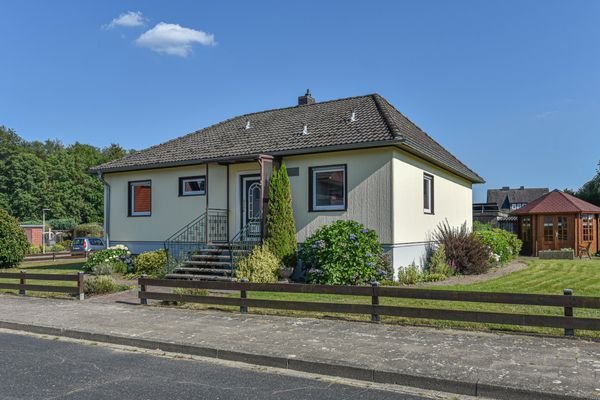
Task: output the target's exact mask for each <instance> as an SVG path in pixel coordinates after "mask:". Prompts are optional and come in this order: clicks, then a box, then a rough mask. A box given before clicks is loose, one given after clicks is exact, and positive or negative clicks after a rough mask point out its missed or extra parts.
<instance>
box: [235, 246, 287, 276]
mask: <svg viewBox="0 0 600 400" xmlns="http://www.w3.org/2000/svg"><path fill="white" fill-rule="evenodd" d="M279 266H280V261H279V258H277V256H275V255H274V254H273V253H272V252H271V251H270V250H269V247H268V246H266V245H260V246H256V247H255V248H254V249H252V251H251V252H250V254H248V257H246V258H244V259H242V260H240V261H239V262H238V263H237V265H236V269H235V277H236V278H238V279H248V281H250V282H256V283H273V282H277V279H278V278H279Z"/></svg>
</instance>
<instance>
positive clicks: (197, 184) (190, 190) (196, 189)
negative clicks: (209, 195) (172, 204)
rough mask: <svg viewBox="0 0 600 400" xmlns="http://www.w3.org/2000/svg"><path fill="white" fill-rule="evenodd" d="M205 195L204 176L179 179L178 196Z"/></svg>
mask: <svg viewBox="0 0 600 400" xmlns="http://www.w3.org/2000/svg"><path fill="white" fill-rule="evenodd" d="M205 194H206V177H205V176H185V177H181V178H179V196H183V197H185V196H204V195H205Z"/></svg>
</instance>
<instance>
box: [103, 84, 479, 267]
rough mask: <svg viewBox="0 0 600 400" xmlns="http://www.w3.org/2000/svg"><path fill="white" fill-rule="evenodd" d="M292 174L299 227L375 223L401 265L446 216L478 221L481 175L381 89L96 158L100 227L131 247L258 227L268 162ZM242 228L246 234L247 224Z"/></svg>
mask: <svg viewBox="0 0 600 400" xmlns="http://www.w3.org/2000/svg"><path fill="white" fill-rule="evenodd" d="M281 163H284V164H285V166H286V168H287V171H288V174H289V176H290V183H291V190H292V198H293V208H294V217H295V220H296V227H297V238H298V241H299V242H302V241H304V240H305V238H307V237H308V236H309V235H311V234H312V233H313V232H314V231H315V230H316V229H317V228H319V227H321V226H323V225H324V224H327V223H330V222H332V221H334V220H337V219H352V220H356V221H359V222H361V223H362V224H364V225H365V226H366V227H368V228H372V229H374V230H375V231H377V233H378V234H379V237H380V239H381V243H382V245H383V246H384V248H385V249H386V250H387V251H388V252H389V254H390V255H391V256H392V260H393V265H394V267H395V268H398V267H400V266H406V265H408V264H410V263H412V262H415V263H417V264H418V263H419V262H420V259H421V256H422V255H423V253H424V251H425V245H426V243H427V240H428V237H429V234H430V233H431V232H432V231H433V230H434V229H435V227H436V226H437V225H438V224H439V223H440V222H442V221H444V220H448V221H449V223H450V224H452V225H460V224H463V223H465V222H466V223H467V224H470V223H471V221H472V193H471V188H472V185H473V184H474V183H483V182H484V181H483V179H482V178H481V177H480V176H479V175H477V174H476V173H475V172H473V171H472V170H471V169H469V168H468V167H467V166H466V165H465V164H463V163H462V162H460V161H459V160H458V159H457V158H456V157H454V156H453V155H452V154H450V152H448V151H447V150H446V149H444V148H443V147H442V146H441V145H439V144H438V143H437V142H436V141H434V140H433V139H432V138H431V137H430V136H429V135H427V134H426V133H425V132H423V131H422V130H421V129H419V128H418V127H417V126H416V125H415V124H414V123H412V122H411V121H410V120H408V119H407V118H406V117H405V116H404V115H402V114H401V113H400V112H398V111H397V110H396V109H395V108H394V107H393V106H392V105H391V104H390V103H388V102H387V101H386V100H385V99H384V98H383V97H381V96H380V95H378V94H371V95H366V96H358V97H351V98H345V99H339V100H331V101H324V102H316V101H315V100H314V99H313V97H312V96H311V95H310V93H309V92H307V93H306V95H304V96H300V97H299V98H298V104H297V105H296V106H293V107H287V108H280V109H275V110H267V111H260V112H256V113H252V114H247V115H242V116H238V117H234V118H231V119H228V120H225V121H223V122H220V123H218V124H215V125H213V126H209V127H207V128H204V129H201V130H199V131H196V132H193V133H190V134H188V135H185V136H182V137H179V138H176V139H173V140H171V141H168V142H166V143H163V144H160V145H157V146H153V147H150V148H148V149H146V150H142V151H139V152H137V153H134V154H131V155H128V156H126V157H124V158H122V159H119V160H116V161H111V162H109V163H106V164H102V165H99V166H97V167H95V168H93V171H94V172H96V173H98V175H99V176H100V178H101V179H102V180H103V181H104V183H105V218H104V221H105V222H104V223H105V227H104V228H105V229H104V231H105V234H106V241H107V242H108V243H110V244H111V245H114V244H124V245H126V246H128V247H129V248H130V249H131V250H132V251H133V252H134V253H140V252H143V251H147V250H152V249H157V248H162V247H163V246H165V244H166V246H167V247H176V246H177V245H181V244H183V243H185V244H187V245H188V246H189V245H191V246H206V245H209V244H211V243H223V244H228V243H231V242H235V241H236V240H241V239H244V238H245V239H247V238H248V236H253V235H254V236H255V237H260V235H261V232H262V231H261V229H260V226H261V220H262V216H263V215H264V213H263V209H264V208H265V207H268V199H267V198H266V195H265V194H266V193H268V191H267V190H266V189H267V187H268V185H269V179H270V175H271V173H272V170H273V167H274V166H276V165H279V164H281ZM240 232H241V233H240Z"/></svg>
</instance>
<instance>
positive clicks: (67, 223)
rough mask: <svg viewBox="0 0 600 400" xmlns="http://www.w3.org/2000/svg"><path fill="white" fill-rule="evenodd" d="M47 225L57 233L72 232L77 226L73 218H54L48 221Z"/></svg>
mask: <svg viewBox="0 0 600 400" xmlns="http://www.w3.org/2000/svg"><path fill="white" fill-rule="evenodd" d="M48 225H50V226H51V227H52V229H54V230H58V231H72V230H73V229H75V226H77V222H75V220H74V219H73V218H55V219H50V220H48Z"/></svg>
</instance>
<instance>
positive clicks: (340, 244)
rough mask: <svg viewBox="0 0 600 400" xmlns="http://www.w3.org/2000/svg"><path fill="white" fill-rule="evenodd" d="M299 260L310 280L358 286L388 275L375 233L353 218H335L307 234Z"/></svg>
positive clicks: (387, 268) (312, 281)
mask: <svg viewBox="0 0 600 400" xmlns="http://www.w3.org/2000/svg"><path fill="white" fill-rule="evenodd" d="M299 256H300V259H301V260H302V261H303V263H304V266H305V268H306V270H307V279H308V282H311V283H323V284H332V285H360V284H364V283H368V282H371V281H373V280H378V279H382V278H384V277H386V276H388V275H389V267H386V265H385V261H384V259H382V255H381V245H380V244H379V238H378V237H377V233H375V231H373V230H371V229H366V228H365V227H364V226H363V225H362V224H360V223H358V222H356V221H342V220H340V221H336V222H334V223H333V224H331V225H325V226H323V227H321V228H320V229H319V230H317V231H316V232H315V233H314V234H313V235H312V236H311V237H309V238H308V239H307V240H306V241H305V242H304V243H303V244H302V247H301V248H300V254H299Z"/></svg>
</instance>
